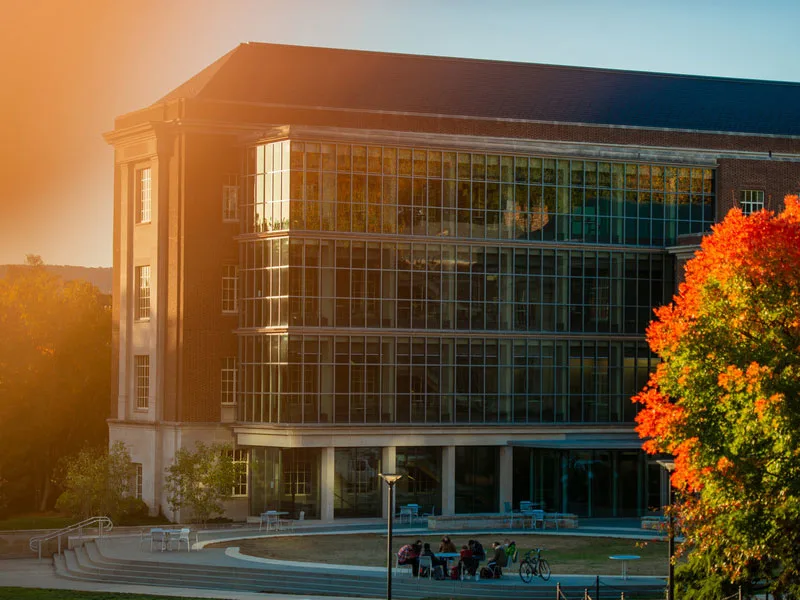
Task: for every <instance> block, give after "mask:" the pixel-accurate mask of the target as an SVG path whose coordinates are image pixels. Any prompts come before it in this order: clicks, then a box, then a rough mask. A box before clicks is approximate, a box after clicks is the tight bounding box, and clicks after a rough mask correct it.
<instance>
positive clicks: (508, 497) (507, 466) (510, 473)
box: [498, 446, 514, 512]
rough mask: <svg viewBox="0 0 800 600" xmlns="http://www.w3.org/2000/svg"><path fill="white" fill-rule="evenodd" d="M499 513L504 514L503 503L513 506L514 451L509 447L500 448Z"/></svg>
mask: <svg viewBox="0 0 800 600" xmlns="http://www.w3.org/2000/svg"><path fill="white" fill-rule="evenodd" d="M499 462H500V465H499V467H500V468H499V471H500V485H499V486H498V487H499V489H500V498H499V500H500V504H499V506H498V508H499V510H500V512H506V509H505V503H506V502H508V505H509V506H512V504H513V497H514V449H513V448H512V447H511V446H501V447H500V460H499Z"/></svg>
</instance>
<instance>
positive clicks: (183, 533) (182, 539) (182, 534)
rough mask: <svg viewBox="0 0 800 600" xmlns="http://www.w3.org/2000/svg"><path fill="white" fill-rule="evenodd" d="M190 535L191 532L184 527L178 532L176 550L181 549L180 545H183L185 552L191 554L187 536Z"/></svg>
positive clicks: (190, 544) (190, 545)
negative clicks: (184, 545)
mask: <svg viewBox="0 0 800 600" xmlns="http://www.w3.org/2000/svg"><path fill="white" fill-rule="evenodd" d="M190 533H191V530H190V529H189V528H188V527H184V528H182V529H181V530H180V531H179V532H178V539H177V542H178V550H180V549H181V543H185V544H186V551H187V552H191V551H192V543H191V542H190V541H189V534H190Z"/></svg>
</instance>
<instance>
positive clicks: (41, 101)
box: [0, 0, 800, 267]
mask: <svg viewBox="0 0 800 600" xmlns="http://www.w3.org/2000/svg"><path fill="white" fill-rule="evenodd" d="M797 23H800V2H798V1H796V0H791V1H784V0H762V1H761V2H758V3H754V2H752V1H749V0H748V1H742V0H719V1H713V0H694V1H685V0H671V1H669V2H663V1H657V0H638V1H636V2H634V1H631V0H603V1H597V0H549V1H543V0H527V1H523V0H517V1H510V0H484V1H482V2H476V1H472V0H427V1H417V0H403V1H401V2H398V1H397V0H386V1H383V0H371V1H362V0H336V1H334V0H317V1H311V0H281V1H273V0H138V1H137V2H127V1H124V0H3V18H2V19H1V20H0V186H1V187H0V264H8V263H11V264H16V263H22V262H24V261H25V255H26V254H38V255H40V256H41V257H42V258H43V260H44V262H45V263H48V264H69V265H82V266H106V267H107V266H111V261H112V254H111V250H112V218H113V162H114V156H113V150H112V148H111V147H110V146H108V145H107V144H106V142H105V141H104V140H103V138H102V134H103V133H104V132H108V131H111V130H112V129H113V127H114V118H115V117H116V116H118V115H121V114H125V113H127V112H131V111H134V110H137V109H140V108H144V107H145V106H148V105H150V104H152V103H154V102H156V101H157V100H158V99H159V98H161V97H162V96H164V95H165V94H166V93H168V92H169V91H170V90H172V89H174V88H176V87H178V85H180V84H181V83H182V82H184V81H185V80H187V79H188V78H190V77H191V76H192V75H194V74H195V73H197V72H198V71H200V70H202V69H203V68H205V67H206V66H207V65H209V64H210V63H212V62H213V61H214V60H216V59H217V58H219V57H220V56H222V55H223V54H225V53H226V52H228V51H229V50H231V49H233V48H234V47H235V46H236V45H237V44H239V43H242V42H248V41H256V42H274V43H284V44H298V45H307V46H325V47H335V48H352V49H360V50H378V51H385V52H404V53H413V54H430V55H439V56H460V57H469V58H485V59H493V60H511V61H521V62H537V63H546V64H558V65H576V66H586V67H603V68H611V69H630V70H638V71H656V72H668V73H686V74H697V75H710V76H720V77H740V78H751V79H771V80H779V81H792V82H800V60H798V57H800V42H799V41H798V35H797Z"/></svg>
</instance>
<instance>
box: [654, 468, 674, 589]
mask: <svg viewBox="0 0 800 600" xmlns="http://www.w3.org/2000/svg"><path fill="white" fill-rule="evenodd" d="M658 464H660V465H661V466H662V467H664V469H666V471H667V475H668V477H667V505H668V508H669V515H667V535H668V536H669V538H668V539H669V550H668V552H669V575H668V578H667V600H675V566H674V565H673V564H672V557H673V556H674V555H675V516H674V515H673V514H672V479H671V477H669V475H671V474H672V471H674V470H675V461H674V460H671V459H666V460H659V461H658Z"/></svg>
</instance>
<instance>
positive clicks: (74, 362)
mask: <svg viewBox="0 0 800 600" xmlns="http://www.w3.org/2000/svg"><path fill="white" fill-rule="evenodd" d="M109 304H110V302H109V298H108V297H107V296H105V295H103V294H101V293H100V291H99V290H98V289H97V288H95V287H94V286H92V285H90V284H88V283H86V282H82V281H71V282H65V281H63V280H62V279H60V278H58V277H56V276H54V275H52V274H49V273H48V272H47V271H46V270H45V268H44V266H43V265H42V261H41V259H40V258H39V257H38V256H29V257H28V265H27V266H21V267H11V268H9V270H8V272H7V274H6V277H5V278H4V279H1V280H0V331H2V336H0V440H2V444H0V478H2V479H5V480H6V481H7V483H6V484H4V486H3V491H4V494H5V496H6V498H7V501H8V509H9V511H10V512H19V511H21V510H26V509H27V510H30V509H31V508H38V509H40V510H44V509H46V508H50V507H52V505H53V502H54V501H55V497H56V495H57V494H56V493H55V492H56V491H57V490H55V489H54V488H53V486H52V483H53V475H54V470H55V467H56V464H57V462H58V459H59V458H60V457H61V456H67V455H71V454H75V453H76V452H78V451H79V450H80V449H81V448H83V447H84V446H87V445H92V446H94V445H101V444H103V443H104V442H105V440H106V436H107V428H106V423H105V419H106V417H107V416H108V403H109V396H110V380H111V311H110V307H109Z"/></svg>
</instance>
